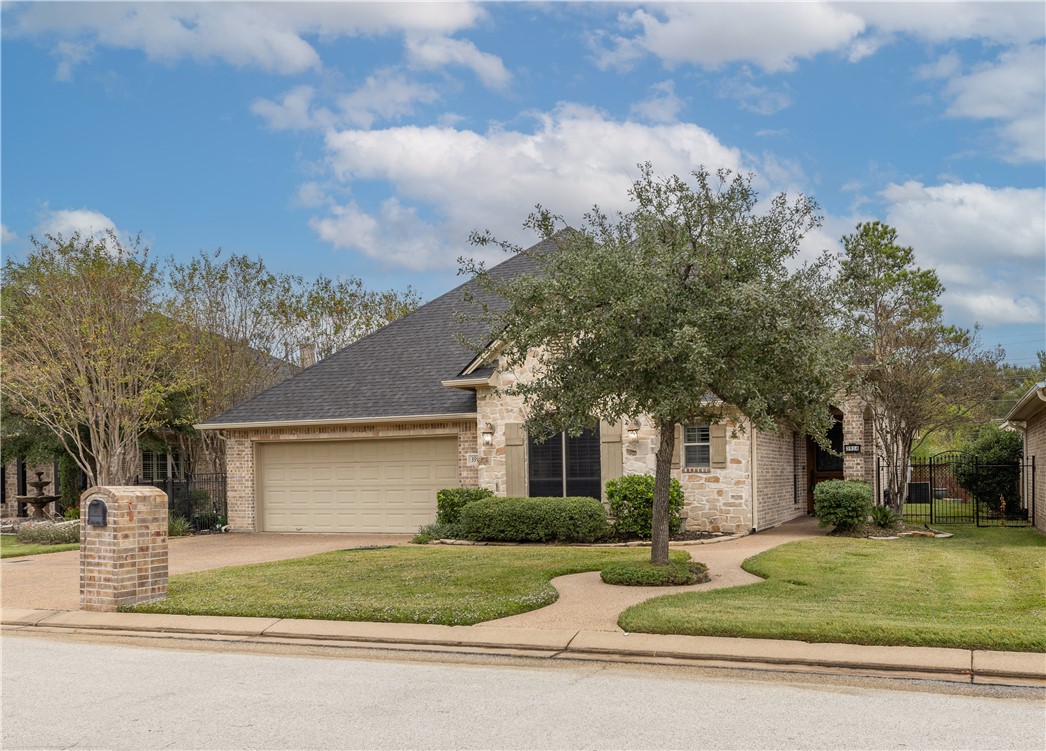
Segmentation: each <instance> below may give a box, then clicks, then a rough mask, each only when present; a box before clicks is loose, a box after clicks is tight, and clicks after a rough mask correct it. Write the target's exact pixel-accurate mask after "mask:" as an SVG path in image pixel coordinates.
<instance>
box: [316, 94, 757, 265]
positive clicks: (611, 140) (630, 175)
mask: <svg viewBox="0 0 1046 751" xmlns="http://www.w3.org/2000/svg"><path fill="white" fill-rule="evenodd" d="M535 117H536V119H537V127H536V128H535V129H534V131H533V132H523V131H518V130H508V129H502V128H496V127H495V128H491V129H489V130H488V131H486V132H484V133H478V132H474V131H470V130H456V129H453V128H449V127H436V126H430V127H414V126H410V127H398V128H388V129H384V130H362V129H353V130H343V131H330V132H329V133H328V134H327V149H328V160H329V164H330V167H331V170H332V173H333V174H334V176H335V178H336V179H337V180H339V181H344V182H349V181H352V180H357V179H362V180H376V181H384V182H386V183H388V184H389V190H390V193H391V194H393V195H395V196H396V197H397V199H398V200H397V201H396V202H395V203H393V204H389V203H388V202H386V203H385V204H384V205H382V206H381V207H380V209H379V210H378V211H377V212H371V213H368V210H367V209H366V208H365V207H361V206H359V205H357V204H355V203H352V204H349V205H347V206H341V207H338V208H336V209H335V210H333V211H331V213H330V215H329V216H326V217H316V218H314V219H313V222H312V226H313V229H314V230H315V231H316V232H317V233H318V234H319V235H320V236H321V237H322V238H323V239H324V240H326V241H327V242H330V243H331V244H333V245H336V246H337V247H346V248H355V249H358V250H360V251H362V252H364V253H368V254H373V255H375V257H380V258H383V259H386V260H390V261H391V262H393V263H399V264H405V265H411V266H415V267H418V266H450V265H453V263H454V259H455V258H456V257H457V255H459V254H460V253H461V248H462V246H463V244H464V241H465V239H466V238H467V236H468V233H469V231H470V230H473V229H484V228H487V227H489V228H491V229H494V230H496V231H497V232H498V233H499V234H500V235H502V236H504V237H505V238H506V239H509V240H512V241H514V242H528V241H529V240H531V239H532V237H531V236H529V235H527V234H525V233H524V232H523V231H522V230H516V231H513V228H519V227H520V225H521V223H522V221H523V219H524V218H525V216H526V214H527V213H528V212H529V211H530V209H531V208H532V207H533V206H534V204H536V203H541V204H543V205H545V206H547V207H549V208H550V209H552V210H554V211H557V212H559V213H561V214H563V215H564V216H565V217H566V219H567V221H568V222H571V223H575V224H576V223H577V222H579V221H580V219H581V216H582V214H583V213H584V212H585V211H587V210H588V209H589V208H591V207H592V205H593V204H599V205H600V206H601V207H602V208H604V209H606V210H610V211H613V210H616V209H623V208H627V206H628V201H627V196H626V189H627V188H628V187H629V185H630V184H631V182H632V180H634V179H635V178H636V177H637V176H638V173H637V170H636V166H635V165H636V163H637V162H640V161H645V160H650V161H651V162H652V163H653V164H654V167H655V169H656V170H658V171H659V172H663V173H673V172H674V173H677V174H685V173H687V172H689V171H690V170H692V169H695V168H696V167H698V166H700V165H705V166H706V167H708V168H709V169H716V168H718V167H729V168H733V169H743V168H744V166H743V164H742V159H741V155H740V153H739V152H738V151H737V150H736V149H731V148H728V147H726V146H724V145H723V144H721V143H720V142H719V141H718V140H717V139H716V137H715V136H714V135H712V134H711V133H710V132H708V131H707V130H704V129H702V128H699V127H698V126H696V125H693V124H689V123H685V124H684V123H680V124H674V125H656V126H648V125H643V124H640V123H637V122H617V121H613V120H608V119H606V117H605V116H604V115H603V114H602V113H600V112H598V111H596V110H593V109H590V108H585V107H579V106H576V105H560V106H559V107H558V108H557V109H555V110H554V111H552V112H549V113H538V114H537V115H535ZM415 205H416V206H423V207H425V209H426V217H432V218H426V217H422V216H421V215H420V214H419V213H418V212H417V211H416V210H415V209H414V208H410V207H411V206H415ZM404 227H406V228H407V229H408V230H409V231H408V232H406V233H403V231H402V228H404ZM401 237H403V238H406V242H407V246H406V247H409V248H411V250H410V252H409V253H398V252H397V255H396V256H395V257H392V258H390V257H389V252H390V249H393V248H397V246H398V243H401V242H404V240H403V239H401ZM419 243H420V244H421V247H419Z"/></svg>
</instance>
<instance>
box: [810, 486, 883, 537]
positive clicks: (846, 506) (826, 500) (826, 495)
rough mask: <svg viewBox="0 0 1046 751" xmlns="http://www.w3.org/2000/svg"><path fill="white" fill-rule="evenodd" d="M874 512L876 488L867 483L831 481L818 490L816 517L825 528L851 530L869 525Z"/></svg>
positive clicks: (815, 491) (815, 503)
mask: <svg viewBox="0 0 1046 751" xmlns="http://www.w3.org/2000/svg"><path fill="white" fill-rule="evenodd" d="M871 508H872V488H871V486H869V485H868V483H865V482H855V481H853V480H827V481H825V482H819V483H817V486H816V487H815V488H814V513H815V514H817V523H818V524H819V525H821V526H822V527H827V526H828V525H829V524H834V525H835V527H836V528H837V529H841V530H849V529H853V528H855V527H859V526H861V525H862V524H864V523H866V522H867V521H868V514H869V512H870V510H871Z"/></svg>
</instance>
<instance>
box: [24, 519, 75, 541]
mask: <svg viewBox="0 0 1046 751" xmlns="http://www.w3.org/2000/svg"><path fill="white" fill-rule="evenodd" d="M15 536H16V537H17V538H18V541H19V542H21V543H26V544H30V543H36V544H38V545H68V544H71V543H74V542H77V543H78V542H80V522H79V521H77V520H74V521H65V522H34V523H33V524H23V525H22V526H20V527H19V528H18V532H17V533H15Z"/></svg>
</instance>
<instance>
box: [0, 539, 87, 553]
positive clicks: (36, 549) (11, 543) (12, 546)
mask: <svg viewBox="0 0 1046 751" xmlns="http://www.w3.org/2000/svg"><path fill="white" fill-rule="evenodd" d="M79 549H80V543H78V542H73V543H69V544H62V545H41V544H40V543H22V542H19V541H18V538H17V537H15V536H14V535H0V558H17V557H18V556H23V555H40V554H41V553H61V552H62V551H63V550H79Z"/></svg>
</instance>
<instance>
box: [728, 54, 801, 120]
mask: <svg viewBox="0 0 1046 751" xmlns="http://www.w3.org/2000/svg"><path fill="white" fill-rule="evenodd" d="M753 79H754V76H753V74H752V72H751V70H749V69H748V68H747V66H746V67H745V68H742V69H741V71H740V72H739V73H738V74H737V75H736V76H731V77H730V78H726V79H723V80H722V81H721V82H720V84H719V92H718V94H719V96H720V97H721V98H729V99H733V100H735V101H736V102H737V103H738V104H740V105H741V109H745V110H748V111H749V112H754V113H755V114H757V115H773V114H776V113H777V112H780V111H781V110H783V109H786V108H788V107H790V106H791V104H792V97H791V96H790V95H789V94H788V93H787V92H786V91H774V90H773V89H770V88H767V87H765V86H759V85H758V84H756V83H755V82H754V80H753Z"/></svg>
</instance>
